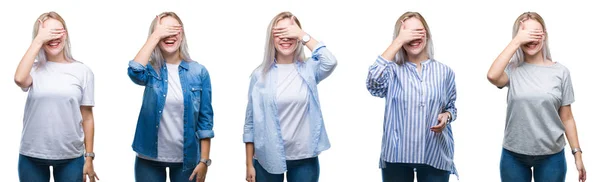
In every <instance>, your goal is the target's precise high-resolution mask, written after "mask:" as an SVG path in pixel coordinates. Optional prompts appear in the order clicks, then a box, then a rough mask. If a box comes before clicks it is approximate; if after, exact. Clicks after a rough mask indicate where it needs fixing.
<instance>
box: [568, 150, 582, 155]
mask: <svg viewBox="0 0 600 182" xmlns="http://www.w3.org/2000/svg"><path fill="white" fill-rule="evenodd" d="M577 152H581V153H583V151H581V149H580V148H573V150H571V153H573V155H575V154H576V153H577Z"/></svg>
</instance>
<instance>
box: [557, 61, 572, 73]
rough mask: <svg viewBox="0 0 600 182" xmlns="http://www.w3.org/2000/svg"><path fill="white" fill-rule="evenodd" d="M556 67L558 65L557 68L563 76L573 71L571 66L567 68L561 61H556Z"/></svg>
mask: <svg viewBox="0 0 600 182" xmlns="http://www.w3.org/2000/svg"><path fill="white" fill-rule="evenodd" d="M554 67H556V69H558V70H559V71H560V72H561V73H562V74H563V76H570V75H571V71H569V68H567V67H566V66H565V65H563V64H560V63H559V62H556V63H555V65H554Z"/></svg>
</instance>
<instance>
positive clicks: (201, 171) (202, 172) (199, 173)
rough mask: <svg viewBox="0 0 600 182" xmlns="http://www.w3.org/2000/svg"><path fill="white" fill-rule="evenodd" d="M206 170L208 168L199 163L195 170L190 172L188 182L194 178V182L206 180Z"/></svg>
mask: <svg viewBox="0 0 600 182" xmlns="http://www.w3.org/2000/svg"><path fill="white" fill-rule="evenodd" d="M207 170H208V167H207V166H206V164H204V163H203V162H201V163H199V164H198V165H196V168H195V169H194V172H192V175H191V176H190V179H189V180H190V181H193V180H194V176H196V182H204V180H205V179H206V171H207Z"/></svg>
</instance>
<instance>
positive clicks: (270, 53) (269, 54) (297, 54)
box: [257, 11, 306, 74]
mask: <svg viewBox="0 0 600 182" xmlns="http://www.w3.org/2000/svg"><path fill="white" fill-rule="evenodd" d="M292 17H293V21H294V22H296V24H297V25H298V27H300V28H302V25H301V24H300V21H299V20H298V18H296V16H294V15H293V14H292V13H290V12H288V11H285V12H281V13H279V14H277V15H276V16H275V17H273V19H272V20H271V23H269V26H268V27H267V38H266V42H265V55H264V57H263V62H262V64H261V65H260V66H259V67H258V68H257V69H260V68H262V72H263V74H266V73H267V72H268V71H269V70H270V69H271V67H272V66H273V64H275V63H274V60H275V56H276V55H277V49H275V44H274V43H273V42H274V37H273V31H272V30H273V27H275V25H277V23H278V22H279V21H281V20H283V19H286V18H292ZM298 41H299V40H298ZM295 50H296V51H294V59H296V60H298V61H304V60H305V59H306V58H305V57H304V46H303V45H302V44H300V43H298V44H296V48H295Z"/></svg>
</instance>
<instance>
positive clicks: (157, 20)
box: [156, 15, 160, 25]
mask: <svg viewBox="0 0 600 182" xmlns="http://www.w3.org/2000/svg"><path fill="white" fill-rule="evenodd" d="M156 24H157V25H160V17H159V16H158V15H156Z"/></svg>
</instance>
